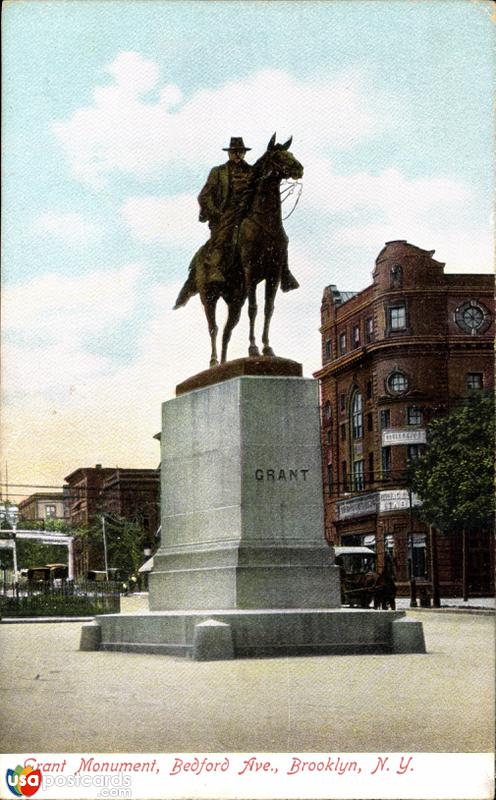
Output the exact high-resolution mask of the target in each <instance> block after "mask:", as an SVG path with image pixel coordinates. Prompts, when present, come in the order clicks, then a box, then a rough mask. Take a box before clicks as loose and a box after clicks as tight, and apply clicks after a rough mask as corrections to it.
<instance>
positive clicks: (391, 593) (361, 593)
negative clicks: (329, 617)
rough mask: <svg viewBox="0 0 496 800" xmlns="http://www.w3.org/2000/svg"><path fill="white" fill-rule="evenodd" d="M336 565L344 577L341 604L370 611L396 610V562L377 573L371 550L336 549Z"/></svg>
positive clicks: (342, 579)
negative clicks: (371, 609) (372, 608)
mask: <svg viewBox="0 0 496 800" xmlns="http://www.w3.org/2000/svg"><path fill="white" fill-rule="evenodd" d="M334 552H335V557H336V564H337V565H338V566H339V571H340V577H341V603H342V604H343V605H349V606H358V607H359V608H368V607H369V606H370V603H371V602H372V601H374V608H380V607H382V608H387V607H388V606H390V607H391V608H394V607H395V595H396V587H395V583H394V570H393V567H392V562H390V561H389V560H387V561H386V564H385V566H384V569H383V570H382V572H381V573H380V574H378V573H377V572H376V567H375V553H374V551H373V550H371V549H370V548H369V547H335V548H334Z"/></svg>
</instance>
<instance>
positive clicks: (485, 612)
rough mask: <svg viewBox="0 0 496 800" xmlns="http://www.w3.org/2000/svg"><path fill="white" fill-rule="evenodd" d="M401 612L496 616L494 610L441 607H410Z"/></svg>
mask: <svg viewBox="0 0 496 800" xmlns="http://www.w3.org/2000/svg"><path fill="white" fill-rule="evenodd" d="M401 610H402V611H406V612H410V611H411V612H413V613H414V614H415V613H417V611H420V612H422V613H424V612H427V613H429V611H430V612H431V614H432V613H433V612H436V611H437V612H440V613H441V614H479V615H480V616H483V617H494V615H495V610H494V609H493V608H458V607H457V606H441V608H421V607H418V608H410V607H408V608H405V609H401Z"/></svg>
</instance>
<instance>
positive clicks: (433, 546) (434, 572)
mask: <svg viewBox="0 0 496 800" xmlns="http://www.w3.org/2000/svg"><path fill="white" fill-rule="evenodd" d="M429 537H430V542H429V544H430V550H431V582H432V605H433V607H434V608H440V607H441V598H440V596H439V573H438V568H437V531H436V529H435V528H434V526H433V525H429Z"/></svg>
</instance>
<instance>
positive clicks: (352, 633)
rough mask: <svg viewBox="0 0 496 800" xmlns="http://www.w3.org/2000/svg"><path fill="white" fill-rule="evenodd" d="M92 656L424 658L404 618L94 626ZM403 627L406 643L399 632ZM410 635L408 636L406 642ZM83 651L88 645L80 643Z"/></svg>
mask: <svg viewBox="0 0 496 800" xmlns="http://www.w3.org/2000/svg"><path fill="white" fill-rule="evenodd" d="M96 622H97V624H98V625H99V626H100V628H101V641H100V642H98V637H93V641H94V642H95V649H97V650H114V651H120V652H132V653H158V654H163V655H178V656H185V657H187V658H191V659H193V660H201V661H206V660H218V659H222V660H228V659H230V658H249V657H252V658H260V657H264V656H288V655H290V656H296V655H305V654H313V655H319V654H365V653H395V652H400V653H406V652H416V653H424V652H425V644H424V641H423V637H421V636H420V637H419V636H412V635H411V634H412V633H413V629H412V628H411V623H410V620H407V619H406V617H405V612H404V611H366V610H365V611H362V610H358V609H357V610H352V609H331V610H322V609H274V610H270V611H268V610H266V609H261V610H250V611H240V610H238V609H236V610H228V611H226V610H221V611H212V610H210V611H208V612H207V611H204V612H202V611H193V610H191V611H156V612H149V613H137V614H107V615H105V616H100V617H97V618H96ZM406 626H408V629H407V631H406V635H403V636H402V635H401V631H402V628H403V627H405V628H406ZM408 634H410V635H408ZM85 644H86V649H89V648H88V641H87V640H86V642H85Z"/></svg>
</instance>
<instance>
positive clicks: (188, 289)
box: [174, 270, 198, 311]
mask: <svg viewBox="0 0 496 800" xmlns="http://www.w3.org/2000/svg"><path fill="white" fill-rule="evenodd" d="M197 292H198V288H197V286H196V275H195V270H191V272H190V273H189V275H188V277H187V279H186V281H185V283H184V286H183V288H182V289H181V291H180V292H179V294H178V296H177V299H176V302H175V303H174V311H175V310H176V308H181V306H185V305H186V303H187V302H188V300H189V299H190V297H193V296H194V295H195V294H197Z"/></svg>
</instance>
